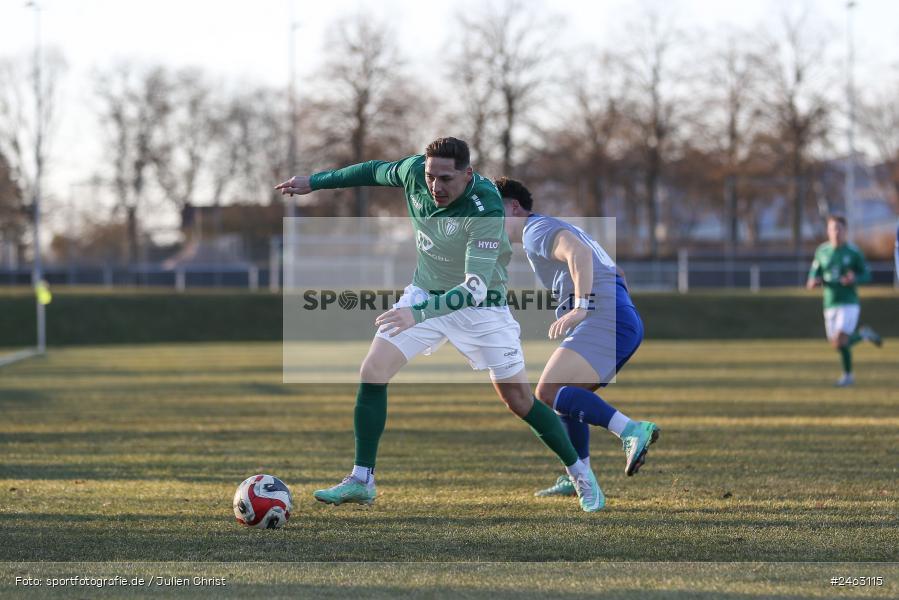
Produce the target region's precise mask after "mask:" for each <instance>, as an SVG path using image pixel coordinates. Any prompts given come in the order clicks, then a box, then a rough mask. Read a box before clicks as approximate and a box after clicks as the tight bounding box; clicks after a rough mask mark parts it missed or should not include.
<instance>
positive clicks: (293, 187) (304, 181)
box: [275, 175, 312, 196]
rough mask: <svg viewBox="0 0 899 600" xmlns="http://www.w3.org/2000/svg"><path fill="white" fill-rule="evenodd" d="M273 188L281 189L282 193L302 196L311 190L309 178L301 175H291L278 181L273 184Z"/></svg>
mask: <svg viewBox="0 0 899 600" xmlns="http://www.w3.org/2000/svg"><path fill="white" fill-rule="evenodd" d="M275 189H276V190H281V193H282V194H290V195H291V196H293V195H294V194H297V195H298V196H303V195H305V194H308V193H310V192H312V186H311V185H310V184H309V178H308V177H304V176H302V175H297V176H296V177H291V178H290V179H288V180H287V181H285V182H284V183H279V184H278V185H276V186H275Z"/></svg>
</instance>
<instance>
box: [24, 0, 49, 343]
mask: <svg viewBox="0 0 899 600" xmlns="http://www.w3.org/2000/svg"><path fill="white" fill-rule="evenodd" d="M27 6H28V7H30V8H33V9H34V98H35V113H36V114H35V124H34V127H35V136H34V167H35V168H34V197H33V199H32V204H31V208H32V219H33V224H34V241H33V244H34V261H33V264H32V269H31V285H32V287H34V288H35V292H36V291H37V286H38V285H40V282H41V281H42V280H43V278H44V268H43V264H42V262H41V179H42V177H43V171H44V148H43V144H44V125H43V118H44V98H43V94H42V93H41V87H42V86H41V63H42V60H41V7H40V5H39V4H38V3H37V2H36V0H31V1H30V2H28V4H27ZM41 296H42V294H37V293H35V305H36V308H37V351H38V353H39V354H43V353H44V352H46V350H47V327H46V314H45V307H44V304H43V302H41V300H42V298H41Z"/></svg>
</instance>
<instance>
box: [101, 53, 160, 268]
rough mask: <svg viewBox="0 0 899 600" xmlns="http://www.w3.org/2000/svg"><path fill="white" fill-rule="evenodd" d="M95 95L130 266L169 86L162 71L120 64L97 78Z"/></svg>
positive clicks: (136, 248)
mask: <svg viewBox="0 0 899 600" xmlns="http://www.w3.org/2000/svg"><path fill="white" fill-rule="evenodd" d="M97 94H98V96H99V98H100V100H101V102H102V106H101V108H100V114H99V117H100V121H101V125H102V128H103V130H104V132H105V134H106V138H107V142H108V143H107V145H106V147H107V154H108V158H109V161H110V167H111V171H112V176H111V179H112V183H113V187H114V189H115V192H116V195H117V199H116V209H117V210H118V211H122V212H124V213H125V222H126V230H127V240H128V243H127V248H126V260H127V262H129V263H134V262H135V261H136V260H137V259H138V256H139V241H140V240H139V218H140V214H139V213H140V210H141V206H142V205H143V203H144V202H145V200H146V198H145V194H146V188H147V185H148V182H149V176H150V174H151V172H150V169H151V168H152V167H153V165H154V163H155V162H156V156H155V155H154V151H155V150H156V149H157V148H158V147H159V145H160V143H159V138H160V136H161V135H162V132H163V131H164V128H163V123H164V122H165V121H166V119H167V118H168V115H169V113H170V112H171V111H172V106H171V82H170V78H169V74H168V72H167V71H166V70H165V69H164V68H163V67H158V66H157V67H150V68H142V67H140V66H138V65H134V64H121V65H119V66H117V67H115V68H113V69H111V70H110V71H108V72H105V73H100V74H98V75H97Z"/></svg>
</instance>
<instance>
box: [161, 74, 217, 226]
mask: <svg viewBox="0 0 899 600" xmlns="http://www.w3.org/2000/svg"><path fill="white" fill-rule="evenodd" d="M166 88H167V89H168V91H169V94H170V98H168V99H165V104H166V105H167V108H166V109H164V110H160V111H158V112H157V117H158V118H159V120H158V121H157V123H156V127H157V129H158V134H157V135H153V136H152V144H151V148H150V159H151V161H152V163H153V167H154V171H155V173H156V179H157V181H158V183H159V186H160V187H161V188H162V190H163V192H164V193H165V195H166V197H167V199H168V200H169V201H170V202H171V203H172V204H173V205H174V206H175V207H176V208H177V209H178V210H181V209H183V208H185V207H186V206H188V205H190V204H192V203H193V201H194V196H195V194H196V192H197V187H198V186H199V185H200V184H201V179H202V175H203V173H204V169H205V167H206V166H207V161H208V155H209V148H210V138H211V137H212V134H213V132H214V131H215V127H216V124H215V123H214V119H215V115H214V114H213V106H212V97H213V89H212V87H211V85H210V84H209V83H208V82H207V81H206V79H205V78H204V76H203V73H202V72H201V71H199V70H198V69H184V70H182V71H179V72H177V73H175V74H174V75H173V76H171V81H170V82H169V83H168V84H167V85H166Z"/></svg>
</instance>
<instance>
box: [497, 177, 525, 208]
mask: <svg viewBox="0 0 899 600" xmlns="http://www.w3.org/2000/svg"><path fill="white" fill-rule="evenodd" d="M494 183H495V184H496V189H498V190H499V195H500V196H502V197H503V198H513V199H515V200H518V204H520V205H521V208H523V209H525V210H528V211H529V210H531V208H532V207H533V206H534V199H533V198H531V192H529V191H528V188H526V187H524V184H523V183H521V182H520V181H517V180H515V179H510V178H509V177H500V178H499V179H497V180H496V181H494Z"/></svg>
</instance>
